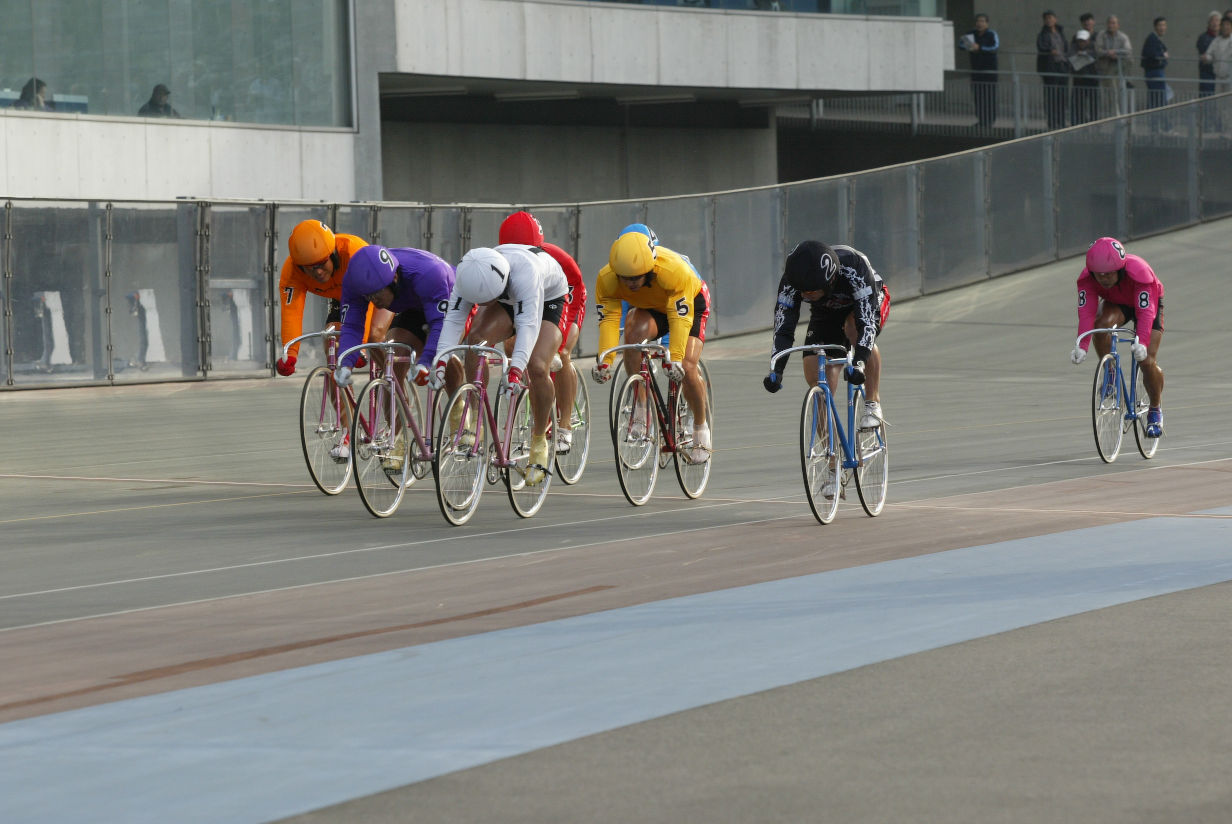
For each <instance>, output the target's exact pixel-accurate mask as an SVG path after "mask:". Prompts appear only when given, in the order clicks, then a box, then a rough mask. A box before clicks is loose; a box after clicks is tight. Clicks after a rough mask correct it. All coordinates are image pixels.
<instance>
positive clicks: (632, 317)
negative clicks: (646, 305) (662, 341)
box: [624, 307, 667, 375]
mask: <svg viewBox="0 0 1232 824" xmlns="http://www.w3.org/2000/svg"><path fill="white" fill-rule="evenodd" d="M655 314H656V313H655V312H652V311H650V310H649V309H638V308H636V307H634V308H631V309H629V314H628V315H626V316H625V343H641V342H642V341H644V340H650V341H653V340H658V338H659V336H660V335H662V334H663V332H664V331H665V330H666V329H667V323H666V322H664V323H663V324H662V326H660V324H659V319H658V318H657V317H655ZM664 318H665V319H666V315H665V316H664ZM624 358H625V374H626V375H636V374H637V373H638V372H639V371H640V370H641V368H642V355H641V353H640V352H636V351H634V350H629V351H627V352H625V353H624Z"/></svg>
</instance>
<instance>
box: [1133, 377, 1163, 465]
mask: <svg viewBox="0 0 1232 824" xmlns="http://www.w3.org/2000/svg"><path fill="white" fill-rule="evenodd" d="M1134 372H1136V373H1137V374H1136V375H1135V376H1134V440H1135V441H1137V443H1138V452H1139V453H1141V454H1142V457H1144V458H1146V459H1147V460H1150V459H1151V458H1153V457H1155V450H1156V449H1159V438H1148V437H1147V436H1146V413H1147V410H1148V409H1150V407H1151V401H1150V399H1149V398H1148V397H1147V394H1146V387H1145V386H1144V385H1143V383H1142V370H1141V369H1135V370H1134Z"/></svg>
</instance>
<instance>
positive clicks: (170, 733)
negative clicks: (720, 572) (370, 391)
mask: <svg viewBox="0 0 1232 824" xmlns="http://www.w3.org/2000/svg"><path fill="white" fill-rule="evenodd" d="M1218 512H1219V513H1221V514H1222V513H1226V512H1227V510H1220V511H1218ZM1178 535H1183V541H1181V540H1178V539H1177V538H1178ZM1229 547H1232V520H1213V519H1211V520H1203V519H1177V518H1155V519H1150V520H1144V521H1137V522H1134V523H1129V524H1123V525H1114V526H1103V527H1096V528H1091V529H1083V530H1076V531H1073V532H1066V533H1060V534H1056V535H1046V536H1042V537H1038V538H1029V539H1023V540H1016V541H1007V542H1004V543H999V544H993V545H990V546H982V547H972V548H967V549H960V550H952V551H949V552H942V553H938V554H934V555H926V556H921V557H917V558H909V559H904V560H899V561H891V562H887V563H881V564H873V565H869V566H863V567H856V568H851V569H844V570H838V571H834V572H826V573H821V574H818V575H809V576H804V577H800V578H792V579H787V580H782V581H774V582H769V583H764V584H757V585H753V586H747V587H739V588H735V589H728V590H721V591H718V592H711V593H705V594H701V595H693V596H688V597H683V598H675V599H672V600H668V601H660V602H656V603H652V604H645V605H641V606H636V607H628V608H624V609H617V610H611V611H608V612H601V613H595V614H591V615H585V616H581V617H577V618H570V619H567V620H561V621H554V622H551V623H544V624H536V625H533V626H527V627H521V628H517V629H511V630H504V631H500V632H492V633H486V634H483V635H475V636H470V637H467V638H460V639H456V640H451V641H443V642H439V643H434V644H425V645H422V646H415V647H408V648H405V649H401V650H397V651H394V652H388V653H381V654H376V655H367V656H362V657H358V658H350V659H345V660H341V661H334V662H330V663H326V664H320V665H316V666H311V667H304V668H300V669H295V670H288V671H283V672H276V673H271V674H268V675H262V676H256V677H252V678H244V679H239V680H235V681H229V682H225V683H220V684H213V685H210V686H205V687H198V688H194V689H187V690H181V691H178V692H172V693H166V694H162V695H154V696H150V697H146V698H138V699H132V700H127V701H119V702H115V703H111V704H104V705H100V706H96V707H91V708H87V709H83V710H76V711H72V712H65V713H59V714H56V715H49V716H43V717H39V718H33V719H29V720H24V721H16V722H12V723H9V724H4V725H0V820H2V821H36V820H37V821H46V822H51V821H73V822H82V821H100V822H115V821H128V822H141V821H151V822H166V821H180V822H192V821H203V822H205V821H208V822H213V821H222V820H226V821H253V822H258V821H269V820H272V819H277V818H282V817H285V816H288V815H292V814H295V813H298V812H304V811H307V810H312V809H317V808H319V807H323V806H328V805H331V804H336V803H339V802H342V801H346V800H349V799H352V798H357V797H360V796H363V795H368V794H371V793H375V792H379V791H382V790H386V789H390V788H393V787H398V786H402V785H404V784H407V783H411V782H415V781H422V780H424V779H427V778H431V777H433V776H438V775H443V774H445V773H449V772H453V771H455V770H460V769H464V768H467V767H472V766H476V765H479V764H484V763H487V762H490V761H493V760H496V759H499V758H505V757H508V756H513V755H517V754H520V753H525V752H529V751H532V750H535V749H539V748H541V747H546V746H550V745H552V744H557V743H561V742H564V741H570V740H573V739H576V738H580V737H582V736H585V735H590V734H593V733H598V732H602V731H604V730H610V729H614V728H617V727H622V726H625V725H628V724H634V723H637V722H639V721H645V720H648V719H652V718H656V717H660V716H663V715H666V714H669V713H673V712H678V711H681V710H687V709H691V708H694V707H698V706H702V705H704V704H709V703H713V702H715V701H722V700H724V699H728V698H734V697H738V696H742V695H748V694H751V693H755V692H760V691H762V690H767V689H772V688H774V687H779V686H784V685H787V684H792V683H797V682H800V681H804V680H808V679H812V678H817V677H820V676H824V675H828V674H831V673H835V672H841V671H843V670H848V669H852V668H855V667H860V666H864V665H866V664H872V663H876V662H878V661H884V660H887V659H891V658H896V657H899V656H903V655H909V654H912V653H916V652H922V651H924V650H929V649H935V648H937V647H940V646H944V645H948V644H954V643H958V642H961V641H967V640H970V639H973V638H980V637H984V636H988V635H992V634H995V633H999V632H1004V631H1006V630H1010V629H1015V628H1018V627H1024V626H1029V625H1032V624H1037V623H1040V622H1043V621H1048V620H1051V619H1055V618H1061V617H1064V616H1067V615H1074V614H1076V613H1081V612H1086V611H1089V610H1094V609H1100V608H1102V607H1107V606H1112V605H1115V604H1123V603H1127V602H1131V601H1136V600H1139V599H1142V598H1149V597H1152V596H1156V595H1163V594H1167V593H1170V592H1178V591H1181V590H1186V589H1192V588H1195V587H1200V586H1205V585H1209V584H1214V583H1219V582H1222V581H1227V580H1232V552H1229Z"/></svg>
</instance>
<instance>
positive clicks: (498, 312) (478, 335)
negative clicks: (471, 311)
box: [466, 301, 513, 377]
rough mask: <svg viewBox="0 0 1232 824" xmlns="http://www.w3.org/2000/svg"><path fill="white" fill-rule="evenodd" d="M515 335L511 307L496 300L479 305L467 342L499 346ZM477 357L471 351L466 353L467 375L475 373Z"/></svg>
mask: <svg viewBox="0 0 1232 824" xmlns="http://www.w3.org/2000/svg"><path fill="white" fill-rule="evenodd" d="M512 336H513V316H512V315H511V314H509V309H508V308H507V307H506V306H505V305H504V304H503V303H498V302H496V301H492V302H491V303H488V304H485V305H484V306H481V307H479V313H478V314H477V315H475V319H474V321H472V322H471V333H470V335H469V336H468V337H467V339H466V342H467V343H469V344H471V345H474V344H479V343H484V342H485V341H486V342H487V345H488V346H494V347H499V346H500V345H501V342H502V341H504V340H505V339H506V338H509V337H512ZM477 360H478V359H477V358H476V357H475V355H474V354H473V353H471V352H467V353H466V375H467V376H468V377H469V376H470V375H473V374H475V364H476V362H477Z"/></svg>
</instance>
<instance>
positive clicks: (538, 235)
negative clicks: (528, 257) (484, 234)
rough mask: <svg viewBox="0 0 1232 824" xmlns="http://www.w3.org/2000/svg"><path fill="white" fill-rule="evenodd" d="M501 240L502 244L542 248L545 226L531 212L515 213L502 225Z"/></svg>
mask: <svg viewBox="0 0 1232 824" xmlns="http://www.w3.org/2000/svg"><path fill="white" fill-rule="evenodd" d="M499 239H500V242H501V243H521V244H523V245H524V246H542V245H543V226H542V225H540V223H539V221H538V220H537V219H536V218H535V216H534V215H532V214H531V213H530V212H514V213H513V214H511V215H510V216H509V217H507V218H505V220H504V222H502V223H501V225H500V235H499Z"/></svg>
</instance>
